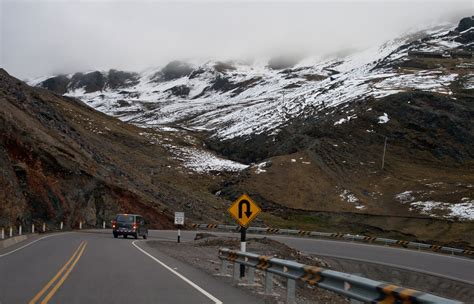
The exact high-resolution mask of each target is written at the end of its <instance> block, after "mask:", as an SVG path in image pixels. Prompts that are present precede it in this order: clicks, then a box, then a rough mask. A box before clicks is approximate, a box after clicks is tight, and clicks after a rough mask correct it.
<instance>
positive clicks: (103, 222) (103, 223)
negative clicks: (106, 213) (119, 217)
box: [102, 221, 105, 229]
mask: <svg viewBox="0 0 474 304" xmlns="http://www.w3.org/2000/svg"><path fill="white" fill-rule="evenodd" d="M102 229H105V221H102Z"/></svg>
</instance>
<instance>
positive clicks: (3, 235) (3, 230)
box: [2, 227, 5, 240]
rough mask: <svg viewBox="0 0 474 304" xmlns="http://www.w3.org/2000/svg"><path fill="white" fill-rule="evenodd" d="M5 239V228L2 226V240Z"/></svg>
mask: <svg viewBox="0 0 474 304" xmlns="http://www.w3.org/2000/svg"><path fill="white" fill-rule="evenodd" d="M4 239H5V228H3V227H2V240H4Z"/></svg>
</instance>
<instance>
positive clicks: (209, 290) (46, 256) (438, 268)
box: [0, 230, 474, 304]
mask: <svg viewBox="0 0 474 304" xmlns="http://www.w3.org/2000/svg"><path fill="white" fill-rule="evenodd" d="M88 232H89V233H86V231H83V232H67V233H58V234H50V235H45V236H38V237H34V238H32V239H29V240H27V241H25V242H22V243H19V244H17V245H15V246H11V247H9V248H6V249H3V250H0V304H8V303H31V304H34V303H127V304H129V303H134V304H139V303H163V304H166V303H260V302H261V300H260V299H258V298H256V297H254V296H252V295H251V294H249V293H248V292H246V291H245V290H242V289H238V288H236V287H234V286H232V285H231V284H229V283H227V282H223V280H221V279H220V277H217V276H212V275H208V274H206V273H204V272H202V271H199V270H197V269H195V268H193V267H191V266H189V265H188V264H185V263H182V262H179V261H177V260H175V259H173V258H172V257H169V256H166V255H164V254H162V253H160V252H159V250H157V249H155V248H151V247H149V246H148V245H147V244H146V242H145V241H143V240H139V241H136V240H134V239H131V238H128V239H123V238H119V239H114V238H113V237H112V233H111V231H110V230H93V231H88ZM211 233H213V234H223V235H234V236H238V234H236V233H220V232H215V231H211ZM195 235H196V232H195V231H182V236H181V239H182V241H190V240H193V239H194V237H195ZM263 236H264V235H248V237H263ZM270 237H271V238H273V239H275V240H278V241H281V242H283V243H286V244H288V245H289V246H291V247H293V248H296V249H298V250H301V251H304V252H307V253H313V254H320V255H327V256H336V257H343V258H350V259H355V260H365V261H370V262H375V263H379V264H387V265H392V266H396V267H402V268H407V269H412V270H415V271H420V272H426V273H431V274H434V275H439V276H444V277H449V278H453V279H456V280H460V281H464V282H467V283H470V284H474V260H471V259H467V258H463V257H455V256H449V255H442V254H434V253H429V252H422V251H414V250H408V249H401V248H393V247H384V246H376V245H367V244H360V243H351V242H343V241H330V240H320V239H312V238H301V237H292V236H275V235H272V236H270ZM149 238H150V239H160V240H170V241H172V240H176V231H162V230H150V233H149ZM216 254H217V253H216ZM387 280H389V278H387Z"/></svg>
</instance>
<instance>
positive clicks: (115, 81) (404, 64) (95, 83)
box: [31, 18, 474, 140]
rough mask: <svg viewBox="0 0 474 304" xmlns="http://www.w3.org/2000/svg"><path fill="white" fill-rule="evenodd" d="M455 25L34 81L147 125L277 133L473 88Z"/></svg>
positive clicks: (468, 35) (224, 134) (467, 42)
mask: <svg viewBox="0 0 474 304" xmlns="http://www.w3.org/2000/svg"><path fill="white" fill-rule="evenodd" d="M467 19H469V18H467ZM471 20H472V18H471ZM452 29H453V26H443V27H440V28H436V29H429V30H425V31H421V32H417V33H415V34H410V35H405V36H404V37H401V38H398V39H396V40H393V41H390V42H387V43H385V44H383V45H381V46H378V47H374V48H372V49H368V50H365V51H362V52H358V53H354V54H351V55H348V56H346V57H342V58H331V59H325V60H321V59H319V60H318V59H314V58H308V59H303V60H301V61H300V62H299V63H297V64H295V65H293V66H285V65H291V63H290V64H287V62H286V61H285V60H283V59H281V60H278V59H276V60H272V61H270V63H267V62H254V63H245V62H239V61H234V62H219V61H208V62H204V63H197V62H178V61H175V62H171V63H169V64H168V65H166V66H165V67H162V68H157V69H149V70H147V71H144V72H141V73H130V72H121V71H116V70H110V71H94V72H88V73H76V74H71V75H60V76H55V77H50V78H48V79H44V78H43V79H37V80H35V81H33V82H31V84H33V85H37V86H42V87H45V88H49V89H52V90H55V91H57V92H58V93H60V94H64V95H67V96H71V97H77V98H79V99H81V100H82V101H84V102H85V103H87V104H88V105H89V106H91V107H93V108H95V109H97V110H99V111H102V112H104V113H107V114H109V115H112V116H116V117H118V118H120V119H121V120H123V121H127V122H132V123H134V124H137V125H139V126H146V127H153V128H158V129H161V130H165V131H166V130H170V131H173V130H175V129H176V128H178V129H180V128H181V129H187V130H196V131H205V132H206V134H209V136H211V137H214V138H217V139H223V140H225V139H231V138H235V137H242V136H249V135H256V134H275V133H277V132H278V131H279V130H280V128H281V127H282V126H284V125H285V124H286V123H287V122H288V121H289V120H290V119H292V118H295V117H305V116H311V115H314V114H315V113H317V112H319V111H321V110H322V109H326V108H330V107H335V106H339V105H341V104H348V105H350V103H351V102H354V101H360V100H361V99H366V98H372V97H373V98H376V99H378V98H382V97H384V96H388V95H391V94H394V93H398V92H402V91H409V90H412V89H420V90H424V91H430V92H438V93H442V94H448V95H449V94H452V88H451V85H452V84H453V83H454V82H456V81H459V82H462V83H463V88H464V89H469V90H470V89H473V88H474V76H473V63H472V49H473V48H474V42H473V39H472V36H473V35H474V34H473V33H474V29H473V28H472V27H470V26H468V27H467V28H464V27H463V28H461V25H460V26H459V27H458V28H457V29H456V30H454V31H453V30H452ZM458 57H463V58H466V60H465V61H466V62H463V63H461V64H457V65H455V66H453V68H446V67H445V66H436V63H434V64H432V65H429V64H426V63H424V65H420V64H418V65H417V64H416V63H417V58H436V59H444V60H446V61H449V60H450V59H452V58H458ZM414 63H415V64H414ZM352 118H354V117H352ZM349 119H351V116H350V115H348V117H347V119H346V120H349ZM342 122H343V121H340V123H342Z"/></svg>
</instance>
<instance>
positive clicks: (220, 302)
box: [132, 241, 222, 304]
mask: <svg viewBox="0 0 474 304" xmlns="http://www.w3.org/2000/svg"><path fill="white" fill-rule="evenodd" d="M136 242H139V241H133V242H132V245H133V246H135V248H137V249H138V250H140V251H141V252H143V253H144V254H146V255H147V256H148V257H150V258H151V259H153V260H154V261H155V262H157V263H158V264H160V265H161V266H163V267H164V268H166V269H167V270H169V271H170V272H172V273H173V274H175V275H176V276H177V277H179V278H180V279H182V280H183V281H185V282H186V283H188V284H189V285H191V286H192V287H194V288H195V289H196V290H198V291H199V292H200V293H202V294H203V295H205V296H206V297H208V298H209V299H211V300H212V301H213V302H214V303H216V304H222V301H221V300H219V299H218V298H216V297H214V296H213V295H211V294H210V293H208V292H207V291H205V290H204V289H202V288H201V287H199V286H198V285H196V284H195V283H193V282H192V281H191V280H189V279H188V278H186V277H185V276H183V275H182V274H180V273H179V272H177V271H175V270H174V269H172V268H171V267H169V266H168V265H166V264H165V263H163V262H162V261H160V260H158V259H157V258H155V257H154V256H153V255H151V254H149V253H148V252H146V251H145V250H143V249H142V248H140V247H139V246H138V245H136V244H135V243H136Z"/></svg>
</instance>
